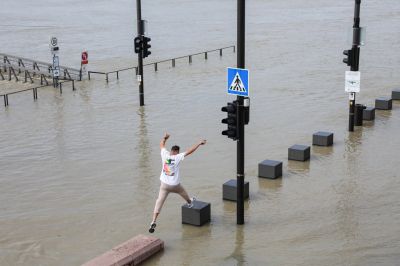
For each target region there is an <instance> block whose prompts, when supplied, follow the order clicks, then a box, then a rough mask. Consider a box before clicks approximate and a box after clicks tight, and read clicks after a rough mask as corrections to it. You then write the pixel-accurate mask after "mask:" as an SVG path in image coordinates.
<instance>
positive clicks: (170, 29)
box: [0, 0, 400, 266]
mask: <svg viewBox="0 0 400 266" xmlns="http://www.w3.org/2000/svg"><path fill="white" fill-rule="evenodd" d="M143 2H145V3H143V10H144V11H143V17H145V18H146V19H148V20H149V34H150V36H151V37H152V51H153V53H152V55H151V57H150V58H149V59H148V60H147V61H149V62H150V61H155V60H157V59H165V58H170V57H172V56H179V55H183V54H188V53H190V52H198V51H202V50H207V49H212V48H218V47H223V46H226V45H230V44H233V43H234V42H235V38H236V28H235V25H236V24H235V20H236V2H235V1H232V0H222V1H211V0H206V1H183V2H182V1H177V0H172V1H168V2H165V1H161V0H155V1H143ZM353 5H354V1H350V0H348V1H345V0H339V1H322V0H317V1H310V0H290V1H279V0H272V1H262V0H256V1H248V3H247V46H246V50H247V54H246V66H247V67H248V68H249V69H250V71H251V74H250V75H251V76H250V85H251V92H250V95H251V118H250V119H251V120H250V124H249V125H248V126H247V127H246V180H247V181H249V182H250V200H248V201H247V202H246V204H245V215H246V217H245V221H246V224H245V225H244V226H237V225H236V224H235V223H236V205H235V203H231V202H225V201H222V195H221V193H222V184H223V183H224V182H226V181H227V180H229V179H231V178H235V172H236V165H235V163H236V157H235V156H236V145H235V143H234V142H232V141H230V140H228V139H226V138H225V137H223V136H221V133H220V132H221V130H222V129H223V125H222V124H221V123H220V120H221V119H222V118H223V116H224V114H223V113H222V112H221V111H220V108H221V106H222V105H224V104H225V103H226V102H227V101H230V100H231V99H232V98H231V97H229V96H228V95H226V93H225V82H226V81H225V72H226V67H228V66H234V65H235V61H236V58H235V57H236V54H233V53H232V52H228V51H227V52H226V53H225V54H224V56H223V57H221V58H220V57H219V55H218V54H215V55H209V60H207V61H204V60H203V58H202V57H196V58H194V61H193V64H192V65H190V66H189V65H187V62H186V61H177V67H176V68H174V69H172V68H171V67H170V65H169V64H165V65H161V66H159V71H158V72H157V73H154V72H153V70H152V69H151V68H148V69H146V71H145V79H146V80H145V81H146V83H145V101H146V106H145V107H144V108H139V107H138V92H137V90H138V89H137V83H136V81H135V77H134V75H133V73H132V72H129V73H128V72H126V73H122V74H120V80H119V81H117V80H115V79H113V78H111V81H110V83H109V84H106V83H105V81H104V80H103V77H95V79H94V80H93V81H91V82H88V81H84V82H82V83H79V84H78V85H77V87H78V88H79V89H78V90H77V91H75V92H72V91H70V90H68V89H64V93H63V94H62V95H59V93H58V91H56V90H54V89H52V88H47V89H43V90H40V91H39V95H38V96H39V100H38V101H37V102H33V101H32V95H31V94H30V93H26V94H20V95H14V96H10V98H9V101H10V106H9V107H8V108H3V107H2V108H0V125H1V126H0V136H1V142H0V265H2V266H3V265H80V264H82V263H84V262H85V261H87V260H89V259H91V258H92V257H95V256H97V255H99V254H101V253H103V252H104V251H106V250H108V249H110V248H112V247H114V246H116V245H118V244H120V243H121V242H123V241H125V240H127V239H129V238H131V237H133V236H135V235H137V234H141V233H145V234H146V233H147V226H148V224H149V222H150V219H151V213H152V210H153V207H154V201H155V199H156V196H157V193H158V188H159V174H160V155H159V148H158V143H159V140H160V138H161V137H162V134H163V132H165V131H168V132H169V133H170V134H171V139H170V141H169V142H168V147H170V146H171V145H173V144H179V145H180V146H181V147H182V148H186V147H189V146H190V145H192V144H193V143H194V142H196V141H198V140H199V139H200V138H206V139H207V140H208V143H207V145H206V146H204V147H201V148H200V149H199V151H197V152H196V153H195V154H193V155H192V156H191V157H188V158H187V160H185V161H184V162H183V163H182V168H181V175H182V180H183V185H184V186H185V187H186V188H187V190H188V191H189V193H190V194H192V195H195V196H197V198H199V199H201V200H204V201H207V202H211V204H212V221H211V223H210V224H209V225H206V226H203V227H192V226H187V225H182V224H181V210H180V206H181V204H183V201H182V199H180V198H179V197H178V196H176V195H171V196H170V197H169V198H168V201H167V203H166V205H165V206H164V208H163V211H162V213H161V216H160V219H159V223H158V226H157V230H156V234H155V236H157V237H160V238H161V239H163V240H164V241H165V243H166V249H165V251H164V252H163V253H161V254H159V255H157V256H155V257H154V258H152V259H151V260H149V261H148V263H146V265H399V261H400V204H399V198H400V173H399V167H398V166H399V162H400V161H399V147H400V138H399V137H398V132H400V103H399V102H395V103H394V107H393V110H391V111H377V113H376V120H375V121H374V122H368V123H365V125H364V127H357V128H356V131H355V132H354V133H351V134H349V133H348V132H347V123H348V122H347V119H348V109H347V104H348V103H347V102H348V100H347V99H348V96H347V95H346V93H345V92H344V71H345V70H347V69H348V68H347V67H346V66H345V65H344V64H342V63H341V61H342V51H343V50H344V49H348V48H350V46H349V45H348V44H347V43H346V31H347V29H348V28H350V27H351V26H352V16H353ZM60 9H62V10H63V12H62V13H59V12H58V11H59V10H60ZM44 14H45V15H44ZM65 14H67V15H65ZM0 15H1V17H2V18H4V20H2V22H1V24H3V25H2V27H1V28H0V44H1V47H2V48H0V50H1V52H4V53H10V54H17V55H21V56H25V57H31V58H37V59H40V60H46V61H49V60H48V57H49V52H48V44H47V43H48V40H49V37H50V36H51V35H56V36H58V37H59V39H60V47H61V55H60V56H61V57H60V58H61V64H65V65H70V66H72V67H74V66H75V67H76V65H77V64H78V62H79V59H80V52H81V50H82V49H84V48H86V49H88V50H89V57H90V58H89V60H90V64H91V65H90V66H89V68H90V69H92V70H103V69H112V68H114V67H115V68H117V67H122V66H128V65H130V64H134V62H135V56H134V54H133V36H134V35H135V31H136V28H135V27H134V25H135V16H134V15H135V4H134V1H128V0H119V1H113V3H111V2H110V1H105V0H102V1H85V2H84V1H77V0H67V1H63V2H62V3H58V4H57V6H55V5H54V3H53V2H52V1H49V0H40V1H36V2H35V5H33V3H32V2H31V1H26V0H21V1H14V2H10V3H7V4H6V3H2V4H0ZM6 24H7V25H6ZM361 24H362V25H363V26H366V27H367V44H366V46H364V47H362V49H361V62H360V71H361V72H362V81H361V86H362V87H361V93H360V94H359V95H357V102H359V103H364V104H367V105H369V106H372V105H373V104H374V99H375V98H376V97H379V96H385V95H387V96H389V95H390V93H391V89H393V88H395V87H396V86H399V82H400V72H399V71H398V69H399V67H400V52H399V49H398V48H399V43H400V35H399V32H400V2H399V1H395V0H387V1H379V0H370V1H363V3H362V10H361ZM33 26H35V27H33ZM3 84H4V82H1V83H0V87H1V86H2V85H3ZM0 90H1V88H0ZM316 131H332V132H334V133H335V144H334V146H333V147H331V148H321V147H318V148H317V147H312V150H311V152H312V156H311V161H310V162H306V163H298V162H288V160H287V149H288V147H290V146H292V145H293V144H308V145H310V144H311V136H312V134H313V133H314V132H316ZM264 159H273V160H281V161H283V163H284V166H283V168H284V175H283V178H281V179H277V180H273V181H271V180H264V179H259V178H258V177H257V164H258V163H259V162H260V161H262V160H264Z"/></svg>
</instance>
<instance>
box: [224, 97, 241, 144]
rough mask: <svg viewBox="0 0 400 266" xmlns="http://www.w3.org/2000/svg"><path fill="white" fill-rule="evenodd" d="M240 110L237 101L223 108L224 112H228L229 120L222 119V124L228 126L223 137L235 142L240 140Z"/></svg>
mask: <svg viewBox="0 0 400 266" xmlns="http://www.w3.org/2000/svg"><path fill="white" fill-rule="evenodd" d="M238 109H239V108H238V102H237V101H233V102H231V103H228V105H227V106H224V107H222V108H221V111H222V112H227V118H224V119H222V121H221V123H223V124H227V127H228V128H227V130H224V131H222V135H224V136H228V138H230V139H233V140H237V139H239V125H238V122H239V121H238Z"/></svg>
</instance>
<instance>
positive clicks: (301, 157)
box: [289, 144, 310, 162]
mask: <svg viewBox="0 0 400 266" xmlns="http://www.w3.org/2000/svg"><path fill="white" fill-rule="evenodd" d="M309 159H310V146H306V145H298V144H296V145H293V146H292V147H290V148H289V160H293V161H302V162H304V161H307V160H309Z"/></svg>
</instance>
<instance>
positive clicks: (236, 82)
mask: <svg viewBox="0 0 400 266" xmlns="http://www.w3.org/2000/svg"><path fill="white" fill-rule="evenodd" d="M229 90H230V91H240V92H246V88H245V87H244V84H243V82H242V79H241V78H240V75H239V72H236V75H235V78H234V79H233V81H232V83H231V86H230V87H229Z"/></svg>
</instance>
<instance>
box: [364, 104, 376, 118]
mask: <svg viewBox="0 0 400 266" xmlns="http://www.w3.org/2000/svg"><path fill="white" fill-rule="evenodd" d="M363 119H364V120H367V121H372V120H374V119H375V108H374V107H367V108H366V109H364V113H363Z"/></svg>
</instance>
